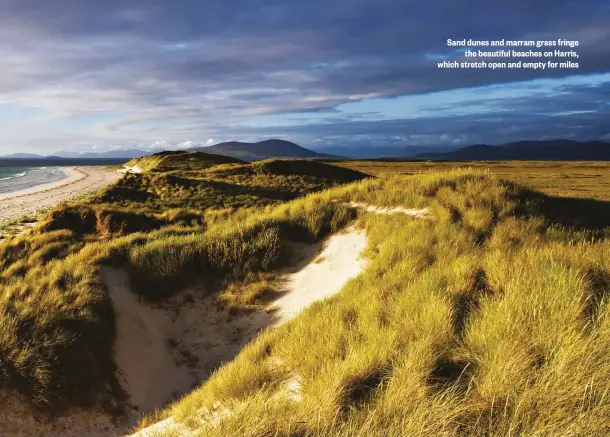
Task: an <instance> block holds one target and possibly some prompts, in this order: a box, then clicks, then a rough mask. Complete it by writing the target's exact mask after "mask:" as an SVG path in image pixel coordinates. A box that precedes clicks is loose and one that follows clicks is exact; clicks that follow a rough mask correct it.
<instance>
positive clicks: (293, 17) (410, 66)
mask: <svg viewBox="0 0 610 437" xmlns="http://www.w3.org/2000/svg"><path fill="white" fill-rule="evenodd" d="M0 2H1V3H2V16H0V58H1V59H2V62H3V72H2V75H1V76H0V124H2V117H3V115H2V109H1V107H2V105H5V106H8V105H12V107H18V108H21V110H22V111H25V108H34V109H36V110H37V111H38V113H37V114H36V115H28V116H25V115H24V116H20V118H19V121H18V122H17V123H14V124H11V126H10V127H9V129H6V130H2V131H0V132H2V133H0V148H2V149H4V150H7V149H9V148H12V147H15V144H19V145H20V146H23V147H25V148H32V149H33V148H38V149H42V148H45V147H48V148H58V147H61V148H63V147H64V145H65V147H67V148H82V147H90V145H91V144H92V143H95V144H102V143H103V144H125V145H135V144H140V143H142V144H152V143H154V142H156V141H159V140H158V138H163V139H165V141H166V143H167V144H181V143H184V142H186V141H194V142H199V141H204V138H208V137H209V135H211V134H213V135H214V137H215V138H220V139H221V140H224V139H227V138H229V137H231V135H235V134H236V133H237V134H239V135H247V133H248V132H252V131H253V130H255V129H251V128H250V127H254V126H253V122H252V120H254V119H256V118H260V117H269V116H275V115H278V114H294V113H296V114H302V113H318V114H325V113H326V114H331V113H332V112H333V111H336V108H337V107H340V106H341V105H343V104H345V103H348V102H354V101H368V100H371V99H379V98H389V99H391V98H394V97H396V96H404V95H416V94H419V95H422V94H427V93H433V92H438V91H443V90H452V89H463V88H470V87H481V86H484V85H492V84H502V83H513V82H517V81H528V80H532V79H535V78H539V77H541V76H542V75H543V76H548V77H554V78H561V77H564V76H565V75H566V74H567V73H566V71H560V70H555V71H546V72H534V71H531V70H503V71H495V72H489V71H472V70H470V71H466V70H451V71H449V70H439V69H437V68H436V66H435V64H436V58H440V57H445V58H455V57H460V56H462V55H461V54H459V53H454V52H453V51H452V49H451V50H450V48H448V47H446V44H445V41H446V39H447V38H454V39H461V38H473V39H501V38H507V39H509V38H510V39H520V38H527V39H530V38H549V39H556V38H566V39H578V40H580V42H581V46H580V48H579V52H580V53H581V59H580V60H581V62H580V63H581V68H580V69H579V70H578V71H576V72H572V74H573V73H578V74H579V75H589V74H593V73H603V72H608V71H610V46H609V45H608V44H607V41H608V39H609V38H610V29H609V28H608V26H607V22H608V20H609V19H610V7H609V6H608V3H607V2H606V1H604V0H593V1H587V2H583V1H582V0H565V1H561V2H557V1H551V0H541V1H539V2H536V4H535V5H533V4H532V2H531V1H526V0H515V1H513V2H505V3H499V2H492V3H487V4H482V3H481V2H479V1H477V0H465V1H463V2H460V3H459V5H458V4H457V3H456V4H453V3H451V4H446V5H444V6H443V8H436V7H432V6H431V5H430V3H429V2H427V1H424V0H413V1H404V0H381V1H374V0H336V1H333V2H330V3H329V2H322V1H319V0H314V1H310V2H289V3H286V2H285V1H280V0H270V1H262V0H260V1H247V0H236V1H234V2H226V1H221V0H210V1H206V2H192V1H190V0H173V1H171V2H170V1H169V0H152V1H150V0H147V1H144V0H134V1H130V2H121V1H119V0H108V1H105V2H97V1H93V0H65V1H62V2H48V1H44V0H0ZM593 91H595V90H593ZM580 98H581V99H585V100H582V102H583V103H586V102H591V101H592V99H593V100H596V99H599V98H600V96H599V95H595V94H593V95H591V94H589V95H584V94H580ZM500 100H501V101H500V102H498V103H497V104H496V105H495V107H494V108H492V111H497V109H498V108H499V107H500V106H502V101H504V102H506V103H507V105H508V106H510V107H514V106H512V105H514V104H515V102H511V101H510V99H500ZM526 100H527V99H526ZM546 101H547V103H548V105H551V103H550V102H551V101H553V100H552V99H551V98H550V97H549V98H548V99H547V100H546ZM537 104H538V105H541V104H542V103H540V102H539V103H537ZM435 105H436V106H435V107H436V108H438V110H443V109H444V108H445V105H443V102H436V103H435ZM569 105H571V106H573V102H569ZM521 108H522V110H523V108H524V107H521ZM562 111H565V108H558V111H557V112H562ZM598 115H599V114H598ZM323 116H324V115H320V117H323ZM326 117H327V118H328V120H331V116H330V115H326ZM359 117H360V121H361V123H360V122H359V123H356V124H357V125H358V126H361V127H362V126H365V125H366V126H373V125H375V126H383V125H384V123H383V122H382V121H383V120H380V121H381V122H380V123H379V124H375V123H372V121H371V120H370V116H367V115H363V114H360V115H359ZM348 118H349V122H355V120H356V119H358V117H357V116H356V115H354V114H352V115H351V116H349V117H348ZM348 118H346V116H345V115H344V114H342V113H341V112H339V113H337V112H335V114H334V118H333V120H334V122H330V121H327V122H326V123H324V126H323V130H324V131H326V130H329V129H330V128H331V127H332V125H334V126H336V128H337V132H338V131H341V130H342V129H343V127H342V123H345V122H346V121H347V120H348ZM367 118H368V119H367ZM433 118H434V117H432V119H433ZM420 122H421V123H424V124H422V129H423V126H425V125H426V122H423V121H421V120H420ZM307 123H308V124H309V125H303V124H302V122H299V121H295V126H294V127H291V128H289V129H288V128H287V129H283V130H282V129H274V128H273V125H271V126H267V129H266V130H264V129H263V130H261V131H260V132H261V133H260V135H262V136H270V135H272V134H273V135H300V134H294V133H291V132H299V131H305V132H309V131H310V130H311V129H312V127H313V126H315V125H317V124H320V123H318V122H317V121H315V119H314V121H313V122H310V121H308V122H307ZM333 123H334V124H333ZM407 124H409V125H411V123H407ZM545 126H546V127H547V128H548V129H550V130H549V131H548V132H547V134H549V133H550V134H553V133H554V132H555V131H554V130H553V129H555V127H553V126H552V124H551V123H547V124H545ZM289 127H290V126H289ZM321 129H322V128H321ZM370 129H372V128H370ZM475 129H476V128H475ZM376 130H377V128H375V130H374V131H370V132H369V133H370V135H371V141H374V138H376V137H375V135H376V133H375V132H376ZM439 130H442V129H439ZM439 133H441V134H442V132H439ZM308 135H309V134H308ZM337 135H338V134H337ZM469 135H471V136H476V135H478V134H477V132H476V130H475V131H472V132H470V133H469ZM232 138H236V137H232ZM296 138H297V139H299V140H301V141H309V140H310V139H311V137H310V136H301V137H298V136H297V137H296ZM460 138H461V137H460ZM185 139H192V140H185ZM350 140H351V139H350V138H343V141H350ZM356 141H359V140H356ZM47 151H52V150H47Z"/></svg>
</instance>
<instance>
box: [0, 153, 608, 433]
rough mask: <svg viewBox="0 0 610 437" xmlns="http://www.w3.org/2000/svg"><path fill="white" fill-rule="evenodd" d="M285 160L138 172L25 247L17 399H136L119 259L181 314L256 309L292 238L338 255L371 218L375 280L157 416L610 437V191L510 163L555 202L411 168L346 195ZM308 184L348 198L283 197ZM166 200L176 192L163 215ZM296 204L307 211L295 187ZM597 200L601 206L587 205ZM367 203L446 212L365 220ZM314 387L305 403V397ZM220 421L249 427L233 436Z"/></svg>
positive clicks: (3, 372) (15, 259)
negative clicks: (211, 306)
mask: <svg viewBox="0 0 610 437" xmlns="http://www.w3.org/2000/svg"><path fill="white" fill-rule="evenodd" d="M521 164H522V163H519V165H521ZM547 164H548V165H549V166H550V165H557V166H560V167H561V168H564V169H565V171H566V172H569V173H570V174H573V173H574V172H577V173H578V172H584V171H585V170H583V169H582V168H584V167H587V168H588V170H586V171H591V172H594V171H601V170H594V169H593V168H594V164H574V168H571V167H570V166H569V165H567V164H563V163H544V165H547ZM189 165H190V164H189ZM257 165H258V166H262V170H261V169H260V168H258V167H256V166H257ZM276 165H277V164H275V163H272V164H271V165H269V164H268V163H267V164H265V163H263V164H260V163H258V164H247V165H246V167H244V165H243V164H222V165H219V166H217V167H210V168H207V167H206V168H205V169H203V170H198V171H195V172H194V173H188V172H187V173H186V174H183V175H180V176H176V175H173V174H172V172H173V171H175V170H170V171H167V172H157V174H156V175H155V176H154V177H160V178H165V179H159V180H167V181H173V180H174V179H171V178H168V177H169V176H171V177H172V178H173V177H179V178H182V179H180V180H183V179H185V178H186V179H188V180H189V182H188V184H178V183H177V184H172V183H168V184H167V185H166V186H162V185H159V186H154V187H152V186H151V185H150V184H149V183H143V181H144V180H145V177H147V176H128V177H127V178H125V180H124V181H122V182H121V183H119V184H117V185H116V186H115V187H113V188H111V190H109V191H106V192H105V193H104V194H102V196H109V193H110V194H111V196H110V197H108V198H107V199H106V201H105V202H106V203H104V204H102V205H99V204H95V205H93V204H91V203H89V202H87V201H83V202H80V203H78V204H76V205H71V206H69V207H67V208H63V209H59V210H57V211H56V212H54V213H53V214H55V215H51V216H49V218H48V220H47V221H46V222H45V223H44V224H43V225H42V227H41V228H39V229H38V231H37V232H35V233H33V234H31V235H27V236H21V237H16V238H12V239H9V240H7V241H6V242H4V243H3V244H2V245H1V246H0V267H1V268H2V273H1V274H0V287H1V293H0V385H1V386H3V387H10V388H13V389H16V390H18V391H20V392H22V393H23V394H25V395H27V396H29V397H30V398H31V399H32V401H33V402H34V403H36V404H37V405H40V406H43V407H47V408H50V407H56V408H62V407H63V406H65V405H70V404H79V405H88V404H92V403H95V402H100V399H105V400H107V401H109V400H114V401H115V402H116V400H117V397H118V399H119V400H120V395H121V393H120V390H118V389H117V385H116V381H115V380H114V373H113V372H114V367H113V363H112V360H111V348H112V342H113V339H114V328H113V327H114V322H113V317H114V315H113V312H112V307H111V305H110V301H109V298H108V295H107V292H106V290H105V288H104V285H103V283H102V282H101V279H100V275H99V268H100V266H101V265H102V264H104V263H115V264H117V265H121V266H124V267H126V268H127V269H128V270H129V271H130V273H131V277H132V280H133V285H134V288H135V290H136V291H137V292H138V293H140V294H141V295H142V296H143V297H144V298H148V299H164V298H165V297H167V296H170V295H171V294H173V293H175V292H177V291H179V290H180V288H181V287H183V286H184V285H186V284H188V283H190V282H192V281H195V280H197V279H201V278H202V277H203V278H205V279H206V280H208V281H210V282H216V283H218V284H219V288H218V290H219V292H220V291H225V293H224V294H221V293H219V299H221V300H222V301H225V302H227V304H229V305H232V306H245V307H249V306H251V305H253V303H254V304H255V303H256V299H257V297H259V296H260V295H261V294H262V293H264V292H265V290H264V289H263V288H264V287H262V288H261V286H259V285H257V283H258V281H259V280H260V278H261V277H264V274H265V272H266V271H269V270H272V269H274V268H276V267H277V266H280V265H282V263H283V262H285V261H286V259H287V257H285V256H284V254H285V251H286V250H287V249H288V247H289V242H290V241H310V242H313V241H318V240H320V239H322V238H324V237H325V236H327V235H329V234H332V233H335V232H338V231H339V230H341V229H342V228H344V227H345V226H347V225H348V223H350V222H352V221H353V220H358V221H359V224H360V225H361V226H364V227H365V228H366V231H367V235H368V238H369V248H368V250H367V253H368V256H369V258H370V261H371V262H370V264H369V267H368V268H367V270H366V271H365V272H364V273H363V274H362V275H361V276H359V277H358V278H356V279H354V280H352V281H350V282H349V283H348V284H347V285H346V287H345V288H344V289H343V290H342V291H341V292H340V293H339V294H338V295H336V296H334V297H333V298H331V299H328V300H326V301H323V302H320V303H316V304H314V305H313V306H311V307H310V308H309V309H308V310H306V311H305V312H304V313H303V314H301V315H300V316H299V317H297V318H296V319H294V320H293V321H291V322H289V323H287V324H285V325H283V326H282V327H280V328H278V329H274V330H271V331H267V332H264V333H263V334H262V335H261V336H260V337H259V338H257V339H256V340H255V341H254V342H253V343H251V344H250V345H248V346H247V347H246V348H245V349H244V350H243V351H242V353H241V354H240V355H239V356H238V357H237V358H236V359H235V360H234V361H232V362H230V363H228V364H227V365H226V366H224V367H222V368H221V369H219V370H218V371H217V372H215V373H214V375H213V376H212V377H211V378H210V379H209V380H208V381H207V382H206V383H205V384H203V385H202V387H201V388H199V389H198V390H196V391H195V392H193V393H192V394H191V395H189V396H187V397H186V398H185V399H183V400H182V401H180V402H178V403H177V404H175V405H173V406H171V407H170V408H168V409H167V410H166V411H164V412H162V413H161V414H160V415H157V416H155V419H157V418H160V417H166V416H167V415H173V416H174V418H175V419H176V420H177V421H180V422H182V423H184V424H185V425H186V426H189V427H191V428H192V429H193V435H206V436H208V435H209V436H215V435H218V436H261V437H262V436H271V435H273V436H286V437H287V436H309V435H311V436H330V435H332V436H346V437H347V436H350V437H351V436H382V435H383V436H396V437H398V436H409V437H410V436H428V435H430V436H456V437H458V436H464V435H469V436H481V437H482V436H498V437H499V436H556V435H557V436H559V435H561V436H589V435H608V434H610V428H609V425H608V420H607V418H608V417H610V401H609V398H608V392H609V391H610V358H609V357H610V340H609V339H610V244H609V243H608V236H609V235H610V231H609V229H608V226H609V225H610V215H608V211H609V205H610V202H608V201H607V200H604V199H605V198H604V197H603V196H604V195H605V194H604V193H599V194H596V193H597V191H595V190H598V188H597V187H594V186H593V185H591V186H589V185H583V186H582V190H586V192H587V193H589V194H588V196H582V198H580V199H571V198H568V197H565V196H570V195H572V194H571V193H573V192H576V191H578V190H577V189H578V186H571V185H569V184H568V183H566V182H565V181H564V178H562V177H559V176H558V174H560V173H557V172H555V171H554V170H552V167H540V168H538V170H536V169H535V168H534V167H535V166H534V165H533V164H532V165H530V166H529V167H527V166H523V170H522V171H521V172H520V173H519V172H517V171H516V170H517V169H516V168H515V167H514V166H516V164H510V166H513V167H512V170H514V174H513V173H511V171H512V170H511V171H509V170H508V169H507V170H506V171H507V173H506V174H507V175H508V174H513V176H512V178H513V179H515V178H517V177H520V178H525V175H526V174H527V172H528V171H531V172H535V171H540V175H539V176H537V177H536V178H535V180H537V181H538V182H537V183H538V184H541V181H542V180H544V178H545V177H546V178H549V181H548V182H547V184H548V186H549V187H548V188H545V190H546V191H547V193H548V194H551V195H543V194H540V193H537V192H533V191H531V190H528V189H525V188H523V187H522V186H520V185H517V184H515V183H512V182H506V181H503V180H501V179H499V178H498V177H497V176H495V175H494V174H493V173H491V172H488V171H482V170H453V171H448V172H447V171H443V172H425V173H417V172H419V171H420V170H422V168H421V167H420V168H417V169H416V168H415V167H413V168H412V171H411V170H407V169H406V167H402V170H404V171H401V172H403V173H404V172H407V173H409V172H413V173H417V174H413V175H395V174H387V173H392V171H389V170H388V171H384V172H381V170H379V171H376V172H377V173H385V174H383V175H382V176H381V177H378V178H371V179H367V180H364V181H360V182H356V183H352V184H349V185H341V186H337V185H338V183H339V182H346V180H345V175H346V174H345V173H342V172H337V177H336V178H335V179H333V178H332V177H329V175H330V176H332V171H331V173H327V172H328V171H330V170H329V168H326V167H325V168H324V169H323V172H322V170H320V168H318V167H316V169H314V170H315V174H313V175H312V174H311V170H312V169H311V168H307V172H306V174H303V173H301V174H299V175H296V177H297V179H293V178H294V177H295V175H294V174H293V173H292V172H294V171H295V170H294V169H293V168H291V169H287V168H286V167H284V166H280V168H279V169H278V168H274V166H276ZM341 165H352V164H350V163H349V162H348V163H341ZM358 165H361V166H362V165H364V164H362V163H360V164H358ZM366 165H369V164H366ZM371 165H375V166H378V165H380V164H379V163H374V164H371ZM397 165H398V164H397ZM400 165H407V164H405V163H400ZM408 165H412V164H408ZM413 165H415V164H413ZM417 165H421V163H419V164H417ZM506 165H509V164H506ZM542 165H543V164H540V166H542ZM382 166H385V167H386V168H387V165H386V164H385V163H384V164H383V165H382ZM579 166H580V167H579ZM599 166H600V167H603V166H604V164H599ZM287 167H290V165H288V166H287ZM297 167H298V166H297ZM313 167H315V166H313ZM581 167H582V168H581ZM359 168H361V169H362V170H365V169H364V168H363V167H359ZM331 169H332V167H331ZM395 169H396V168H395ZM496 170H497V169H496ZM189 171H190V170H189ZM200 171H201V172H205V173H206V176H205V177H203V176H201V173H200ZM244 171H246V172H252V173H247V174H246V175H245V176H244V173H243V172H244ZM318 171H320V173H317V172H318ZM368 171H371V170H368ZM322 173H323V174H322ZM604 174H605V173H604ZM350 175H354V174H353V173H349V174H347V178H348V179H349V177H351V176H350ZM151 177H152V176H151ZM604 177H605V176H604ZM205 178H208V179H206V182H205V183H206V184H208V183H209V182H210V180H211V179H214V178H224V183H226V184H229V185H231V187H232V188H231V189H223V190H217V191H214V192H210V193H207V192H203V191H201V192H200V191H197V190H198V189H197V190H196V191H195V192H194V193H195V194H197V193H199V194H197V195H200V197H198V198H197V199H199V200H197V202H200V204H198V206H196V207H194V208H193V207H192V205H188V206H186V205H183V208H179V207H177V208H174V209H172V210H171V211H168V210H169V209H170V208H169V207H170V206H171V205H174V203H172V202H175V201H176V200H175V197H173V196H174V195H176V196H178V199H179V198H180V196H182V195H184V196H188V195H189V194H188V193H190V191H189V190H190V188H189V187H191V185H190V184H192V185H195V186H200V182H197V180H198V179H205ZM209 178H211V179H209ZM308 178H314V179H308ZM551 178H554V179H552V180H551ZM602 178H603V177H602ZM297 180H300V181H309V182H311V184H310V185H306V186H307V187H309V188H307V190H305V191H308V190H310V191H316V190H320V189H322V188H328V189H327V190H324V191H321V192H317V193H313V194H309V195H308V196H306V197H302V198H299V199H296V200H292V201H289V202H282V201H280V199H279V198H278V197H277V196H274V195H273V193H275V192H276V191H274V190H267V188H269V186H270V187H271V188H274V189H277V190H279V191H280V192H281V191H282V190H283V189H284V188H282V187H284V184H294V183H296V182H295V181H297ZM532 180H534V179H532ZM574 180H580V179H574ZM584 180H588V179H587V178H584ZM309 182H307V183H309ZM264 184H268V185H269V186H268V187H267V188H265V189H266V191H264V192H265V193H271V194H270V196H269V197H266V198H265V197H264V196H263V197H262V198H257V199H262V201H260V202H259V201H258V200H256V199H250V200H248V201H246V200H245V198H243V197H239V196H242V192H241V191H239V190H241V189H242V188H244V187H245V188H244V189H247V190H251V189H254V190H260V188H261V185H264ZM598 185H601V183H600V184H598ZM233 186H241V187H242V188H239V190H237V191H236V190H235V188H234V187H233ZM570 186H571V188H570ZM185 187H186V188H185ZM153 188H154V190H157V189H158V190H161V191H162V189H163V188H167V190H169V192H171V193H173V194H172V195H169V196H168V197H167V198H164V197H163V196H162V195H158V197H157V198H155V200H154V201H150V198H149V197H148V196H149V195H151V193H152V194H155V193H156V192H155V191H154V190H153ZM151 190H152V191H151ZM553 190H555V191H553ZM570 190H572V191H570ZM583 192H584V191H583ZM121 193H123V194H124V193H131V194H130V196H131V197H129V196H127V197H125V198H123V199H121V198H120V196H121V195H122V194H121ZM134 193H135V194H134ZM147 193H148V194H147ZM181 193H182V194H181ZM287 193H288V194H287V198H288V199H291V198H292V197H290V196H294V195H295V191H294V187H292V188H290V189H287ZM556 194H561V195H562V196H564V197H557V196H554V195H556ZM155 195H157V194H155ZM234 195H235V196H236V198H237V199H238V201H237V202H234V201H233V200H231V196H234ZM112 196H118V197H117V198H114V197H112ZM214 196H217V197H214ZM595 196H597V197H598V198H600V199H601V200H590V199H586V198H585V197H595ZM185 198H186V197H185ZM96 200H98V201H99V200H100V197H98V198H97V199H96ZM240 202H241V203H240ZM345 202H361V203H368V204H372V205H376V206H382V207H384V206H388V207H389V206H392V207H394V206H403V207H406V208H424V207H427V208H429V209H430V211H431V213H430V218H429V219H426V220H421V219H417V218H413V217H409V216H406V215H402V214H396V215H384V216H381V215H375V214H373V213H367V212H360V213H358V214H359V215H358V216H356V212H355V211H354V210H353V209H351V208H348V207H346V206H345V205H344V203H345ZM174 206H175V205H174ZM242 206H243V207H242ZM70 208H73V209H72V210H71V209H70ZM204 208H205V210H204ZM149 219H154V220H160V221H162V223H161V224H160V225H159V226H149V225H150V222H149V221H148V220H149ZM183 219H184V220H183ZM58 223H59V224H61V223H64V224H66V225H65V226H60V225H58ZM117 226H118V227H117ZM66 227H68V228H69V229H66ZM156 227H159V229H155V228H156ZM100 229H102V230H103V232H100ZM116 229H119V230H122V231H120V232H116V231H115V230H116ZM123 234H124V235H123ZM117 235H123V236H121V237H117ZM111 236H112V238H110V237H111ZM232 284H233V285H232ZM237 284H239V286H238V285H237ZM240 293H243V294H240ZM145 364H146V363H143V365H145ZM294 381H296V382H297V386H298V387H299V393H298V395H297V396H294V395H287V390H286V385H287V384H288V383H290V382H294ZM219 404H220V405H221V408H223V409H224V408H226V409H227V410H228V411H230V412H231V413H230V414H229V415H227V416H226V417H224V418H222V419H219V418H216V419H215V420H214V421H213V422H214V426H211V425H209V423H210V422H209V420H210V419H212V418H213V416H214V414H213V413H211V411H212V410H213V406H216V407H218V405H219ZM206 420H208V421H207V422H206ZM149 422H150V421H149ZM197 433H199V434H197ZM160 435H163V433H162V432H161V434H160Z"/></svg>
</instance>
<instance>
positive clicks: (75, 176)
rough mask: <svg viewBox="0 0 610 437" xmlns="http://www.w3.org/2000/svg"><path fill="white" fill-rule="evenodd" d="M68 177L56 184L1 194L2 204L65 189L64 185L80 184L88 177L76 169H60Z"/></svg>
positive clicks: (44, 184)
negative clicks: (17, 198)
mask: <svg viewBox="0 0 610 437" xmlns="http://www.w3.org/2000/svg"><path fill="white" fill-rule="evenodd" d="M59 168H60V169H61V170H62V171H63V172H64V173H65V175H66V177H64V178H63V179H60V180H58V181H54V182H48V183H43V184H38V185H34V186H32V187H29V188H25V189H23V190H17V191H9V192H7V193H0V202H1V201H3V200H7V199H12V198H15V197H22V196H26V195H28V194H33V193H38V192H44V191H47V190H52V189H55V188H59V187H63V186H64V185H69V184H71V183H74V182H78V181H79V180H82V179H84V178H86V177H87V175H86V174H85V173H83V172H82V171H79V170H78V169H77V168H76V167H59Z"/></svg>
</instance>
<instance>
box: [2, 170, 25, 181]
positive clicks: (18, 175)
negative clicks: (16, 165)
mask: <svg viewBox="0 0 610 437" xmlns="http://www.w3.org/2000/svg"><path fill="white" fill-rule="evenodd" d="M26 174H28V173H27V172H26V171H24V172H23V173H17V174H14V175H13V176H9V177H7V178H0V181H8V180H9V179H15V178H22V177H24V176H25V175H26Z"/></svg>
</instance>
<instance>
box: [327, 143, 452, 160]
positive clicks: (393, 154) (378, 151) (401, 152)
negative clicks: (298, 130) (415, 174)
mask: <svg viewBox="0 0 610 437" xmlns="http://www.w3.org/2000/svg"><path fill="white" fill-rule="evenodd" d="M458 148H459V147H457V146H379V147H375V146H369V147H366V146H365V147H343V146H335V147H322V148H319V149H315V151H316V152H318V153H323V154H328V155H333V156H342V157H345V158H356V159H367V158H409V157H412V156H417V155H423V154H427V153H445V152H450V151H453V150H456V149H458Z"/></svg>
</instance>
